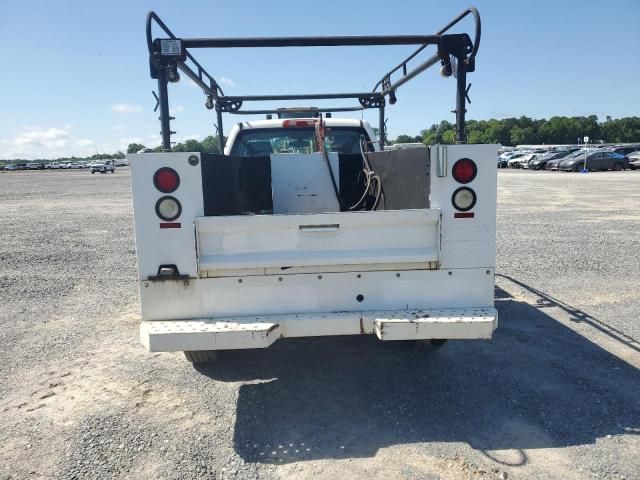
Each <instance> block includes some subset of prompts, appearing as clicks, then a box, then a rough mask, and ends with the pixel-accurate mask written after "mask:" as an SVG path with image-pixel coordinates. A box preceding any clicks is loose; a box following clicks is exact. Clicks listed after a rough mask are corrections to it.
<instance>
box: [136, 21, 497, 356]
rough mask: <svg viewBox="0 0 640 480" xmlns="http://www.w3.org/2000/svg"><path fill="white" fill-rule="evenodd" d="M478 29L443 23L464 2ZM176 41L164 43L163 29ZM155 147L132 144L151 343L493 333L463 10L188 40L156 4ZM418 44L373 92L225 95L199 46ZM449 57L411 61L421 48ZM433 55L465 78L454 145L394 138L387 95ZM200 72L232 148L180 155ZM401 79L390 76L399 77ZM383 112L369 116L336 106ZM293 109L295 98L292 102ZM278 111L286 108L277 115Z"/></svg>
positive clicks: (483, 163) (490, 216) (487, 228)
mask: <svg viewBox="0 0 640 480" xmlns="http://www.w3.org/2000/svg"><path fill="white" fill-rule="evenodd" d="M468 14H472V15H473V17H474V19H475V26H476V35H475V40H474V42H472V41H471V39H470V37H469V36H468V35H466V34H445V32H446V31H447V30H448V29H450V28H451V27H452V26H453V25H455V24H456V23H457V22H459V21H460V20H461V19H462V18H464V17H465V16H466V15H468ZM154 25H156V26H159V27H160V28H161V29H162V31H163V32H164V34H165V36H164V37H163V38H160V39H153V38H152V33H151V32H152V26H154ZM147 38H148V46H149V51H150V57H151V62H150V64H151V74H152V77H153V78H156V79H157V80H158V88H159V106H160V119H161V124H162V136H163V146H164V147H165V149H166V151H165V152H161V153H143V154H136V155H130V156H128V159H129V161H130V163H131V168H132V187H133V200H134V216H135V230H136V246H137V256H138V273H139V282H140V302H141V310H142V324H141V327H140V335H141V341H142V343H143V344H144V345H145V346H146V347H147V348H148V349H149V350H150V351H154V352H157V351H184V352H185V354H186V356H187V358H188V359H189V360H190V361H192V362H207V361H210V360H212V359H213V358H214V356H215V352H216V351H219V350H230V349H249V348H265V347H268V346H270V345H271V344H273V343H274V342H275V341H276V340H278V339H280V338H285V337H312V336H323V335H367V334H371V335H376V336H377V337H378V338H379V339H380V340H382V341H389V340H407V341H418V342H431V343H433V344H441V343H442V342H444V341H445V340H447V339H489V338H491V336H492V333H493V331H494V330H495V328H496V326H497V312H496V310H495V308H494V268H495V239H496V235H495V229H496V168H495V165H494V160H495V158H496V154H497V146H496V145H466V144H464V143H463V140H464V117H465V111H466V110H465V108H466V103H465V100H466V95H467V92H468V88H467V86H466V73H467V72H472V71H474V69H475V55H476V53H477V49H478V46H479V41H480V19H479V15H478V13H477V11H476V10H475V9H473V8H471V9H468V10H465V11H464V12H463V13H462V14H461V15H459V16H458V17H457V18H456V19H454V21H452V22H451V23H450V24H449V25H447V26H446V27H445V28H444V29H443V30H441V31H440V32H438V33H437V34H436V35H412V36H392V37H379V36H376V37H294V38H290V37H289V38H240V39H220V38H213V39H206V38H205V39H203V38H196V39H184V38H177V37H176V36H175V35H173V33H172V32H171V31H170V30H169V29H168V28H167V27H166V25H165V24H164V23H163V22H162V21H161V20H160V19H159V18H158V16H157V15H156V14H155V13H153V12H152V13H150V14H149V17H148V19H147ZM398 44H417V45H420V47H419V48H418V50H417V51H416V52H414V53H413V54H412V55H411V56H409V57H408V58H407V59H405V60H404V61H403V62H402V63H400V64H399V65H398V66H397V67H396V68H394V69H393V70H391V71H390V72H388V73H387V74H386V75H385V76H384V77H383V79H382V80H381V81H380V82H378V85H376V87H375V88H374V90H373V91H372V92H361V93H340V94H305V95H263V96H256V95H254V96H242V97H240V96H234V97H230V96H225V95H224V94H223V92H222V90H221V89H220V86H219V85H218V84H217V83H216V82H215V80H214V79H213V78H212V77H211V76H210V75H209V74H208V73H206V71H205V70H204V69H203V68H202V66H201V65H200V64H199V63H197V62H196V61H195V59H194V58H193V56H192V55H191V54H190V53H189V51H188V49H194V48H204V47H211V48H233V47H287V46H305V47H307V46H308V47H312V46H339V45H398ZM429 45H436V46H437V49H438V51H437V53H436V54H435V55H434V56H432V57H430V58H429V59H427V60H426V61H424V62H423V63H421V64H419V65H418V66H416V67H415V68H414V69H412V70H410V71H407V64H408V63H409V62H410V61H413V60H414V58H416V57H417V56H418V54H419V53H420V52H422V50H424V48H425V47H426V46H429ZM437 63H439V64H440V65H441V73H442V74H443V75H444V76H445V77H449V76H454V77H455V78H456V80H457V101H456V117H457V122H456V125H457V139H458V141H459V142H460V143H458V144H455V145H433V146H430V147H427V146H424V147H419V146H418V147H416V148H406V149H394V150H385V148H384V145H383V142H382V141H381V139H383V138H384V131H385V117H384V111H385V105H386V101H387V100H388V101H389V103H391V104H393V103H395V101H396V90H397V88H398V87H399V86H400V85H402V84H404V83H405V82H406V81H408V80H410V79H411V78H413V77H415V76H416V75H417V74H419V73H421V72H422V71H424V70H426V69H428V68H429V67H431V66H433V65H435V64H437ZM178 71H180V72H182V73H183V74H185V75H186V76H187V77H189V79H191V80H192V81H194V82H195V83H196V84H197V85H198V86H199V87H200V88H202V90H203V91H204V93H205V95H206V96H207V106H208V107H211V108H215V111H216V113H217V120H218V134H219V139H220V144H221V145H222V144H223V141H222V140H223V135H222V114H223V113H228V114H234V113H235V114H243V113H245V114H247V113H248V114H253V115H255V116H257V115H267V119H266V120H256V121H243V122H239V123H237V124H236V125H235V126H234V127H233V129H232V130H231V131H230V133H229V137H228V139H227V142H226V145H225V147H224V151H223V152H220V153H198V152H188V153H184V152H171V151H170V134H171V130H170V126H169V122H170V120H171V117H170V116H169V106H168V97H167V84H168V82H175V81H177V80H178V79H179V78H180V75H179V73H178ZM398 74H399V75H400V78H399V79H398V80H396V81H392V76H394V75H398ZM322 99H356V100H358V102H359V105H358V106H356V107H335V108H326V109H325V108H319V107H310V108H307V109H304V108H298V109H285V111H286V112H288V113H287V114H283V113H282V112H283V109H282V108H274V109H263V110H242V106H243V104H244V103H246V102H251V101H263V102H286V101H289V100H322ZM369 108H375V109H378V110H379V119H380V125H379V131H378V132H377V133H378V138H377V139H376V138H375V137H374V131H373V129H372V128H371V127H370V126H369V124H368V123H367V122H364V121H361V120H353V119H338V118H333V116H332V115H331V114H330V113H335V112H344V111H359V110H364V109H369ZM292 110H297V111H296V112H293V113H292ZM274 114H276V115H277V118H273V116H272V115H274Z"/></svg>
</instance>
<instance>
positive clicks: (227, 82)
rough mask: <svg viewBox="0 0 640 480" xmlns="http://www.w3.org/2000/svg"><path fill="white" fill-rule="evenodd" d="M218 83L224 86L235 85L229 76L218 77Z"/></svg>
mask: <svg viewBox="0 0 640 480" xmlns="http://www.w3.org/2000/svg"><path fill="white" fill-rule="evenodd" d="M218 83H219V84H220V85H224V86H226V87H235V86H236V82H234V81H233V80H232V79H230V78H229V77H220V81H219V82H218Z"/></svg>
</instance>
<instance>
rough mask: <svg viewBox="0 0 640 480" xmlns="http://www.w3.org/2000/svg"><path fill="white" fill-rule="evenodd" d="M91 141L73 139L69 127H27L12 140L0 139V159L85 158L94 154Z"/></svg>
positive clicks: (19, 131)
mask: <svg viewBox="0 0 640 480" xmlns="http://www.w3.org/2000/svg"><path fill="white" fill-rule="evenodd" d="M92 146H93V141H92V140H90V139H88V138H74V136H73V134H72V133H71V127H70V126H69V125H65V126H64V127H63V128H59V127H48V128H45V127H38V126H29V127H23V128H22V129H20V130H18V131H17V132H16V133H15V135H14V136H13V137H12V138H4V139H0V158H5V159H13V158H24V159H35V158H58V157H64V156H71V155H76V156H87V155H91V154H93V153H95V151H94V149H93V148H92Z"/></svg>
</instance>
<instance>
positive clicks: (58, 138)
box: [13, 127, 71, 148]
mask: <svg viewBox="0 0 640 480" xmlns="http://www.w3.org/2000/svg"><path fill="white" fill-rule="evenodd" d="M70 137H71V134H70V133H69V131H68V130H65V129H62V128H47V129H44V128H40V127H30V128H28V129H24V130H23V131H21V132H20V133H18V134H17V135H16V136H15V138H14V139H13V144H14V145H16V146H25V147H30V146H31V147H47V148H54V147H59V148H62V147H65V146H66V145H67V144H68V142H69V138H70Z"/></svg>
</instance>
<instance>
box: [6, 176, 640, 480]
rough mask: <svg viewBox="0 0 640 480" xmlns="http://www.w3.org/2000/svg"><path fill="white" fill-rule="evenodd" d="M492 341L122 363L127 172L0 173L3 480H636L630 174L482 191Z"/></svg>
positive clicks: (132, 312)
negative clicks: (489, 224)
mask: <svg viewBox="0 0 640 480" xmlns="http://www.w3.org/2000/svg"><path fill="white" fill-rule="evenodd" d="M498 198H499V200H498V203H499V205H498V264H497V272H498V276H497V280H496V283H497V287H496V304H497V308H498V309H499V312H500V327H499V329H498V330H497V332H496V334H495V338H494V340H493V341H491V342H482V341H457V342H453V341H452V342H449V343H448V344H447V345H445V346H444V347H443V348H442V349H440V350H438V351H435V352H430V353H428V352H413V351H404V350H401V349H398V348H395V347H394V346H389V345H384V344H381V343H380V342H378V341H377V340H376V339H375V338H371V337H362V338H360V337H358V338H327V339H315V340H295V341H294V340H291V341H280V342H277V343H276V344H275V345H274V346H273V347H271V348H270V349H268V350H265V351H254V352H230V353H229V354H227V355H224V356H222V358H221V360H220V362H219V363H217V364H215V365H214V366H211V367H201V368H198V369H194V368H193V367H192V366H191V365H190V364H188V363H187V362H186V361H185V360H184V359H183V358H182V356H181V355H179V354H149V353H147V352H145V351H144V349H143V348H142V347H141V346H140V345H139V344H138V341H137V325H138V322H139V314H138V298H137V284H136V281H135V278H136V271H135V245H134V238H133V218H132V208H131V195H130V178H129V173H128V169H126V168H123V169H119V170H118V171H117V173H116V174H114V175H109V174H108V175H89V174H88V173H87V172H86V171H65V172H8V173H3V174H0V220H1V222H2V227H1V229H0V265H1V266H2V268H1V269H0V343H1V344H2V349H0V412H1V415H0V478H2V479H4V478H92V479H93V478H131V479H143V478H144V479H146V478H163V479H164V478H216V479H221V478H242V479H245V478H247V479H248V478H287V479H289V478H294V479H302V478H312V477H313V478H327V479H329V478H350V479H351V478H353V479H360V478H361V479H365V478H367V479H369V478H385V477H386V478H421V479H437V478H444V479H476V478H479V479H493V478H501V479H504V478H514V479H519V478H522V479H539V478H554V479H555V478H557V479H583V478H607V479H618V480H620V479H623V478H626V479H629V480H630V479H637V478H640V474H639V473H638V472H640V438H639V434H640V371H639V368H640V344H639V343H638V340H640V326H639V325H638V315H639V313H640V294H639V288H638V285H640V281H639V280H640V255H639V252H640V236H639V235H638V232H639V231H640V228H639V227H640V172H622V173H619V172H608V173H590V174H571V173H555V172H526V171H500V172H499V195H498Z"/></svg>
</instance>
